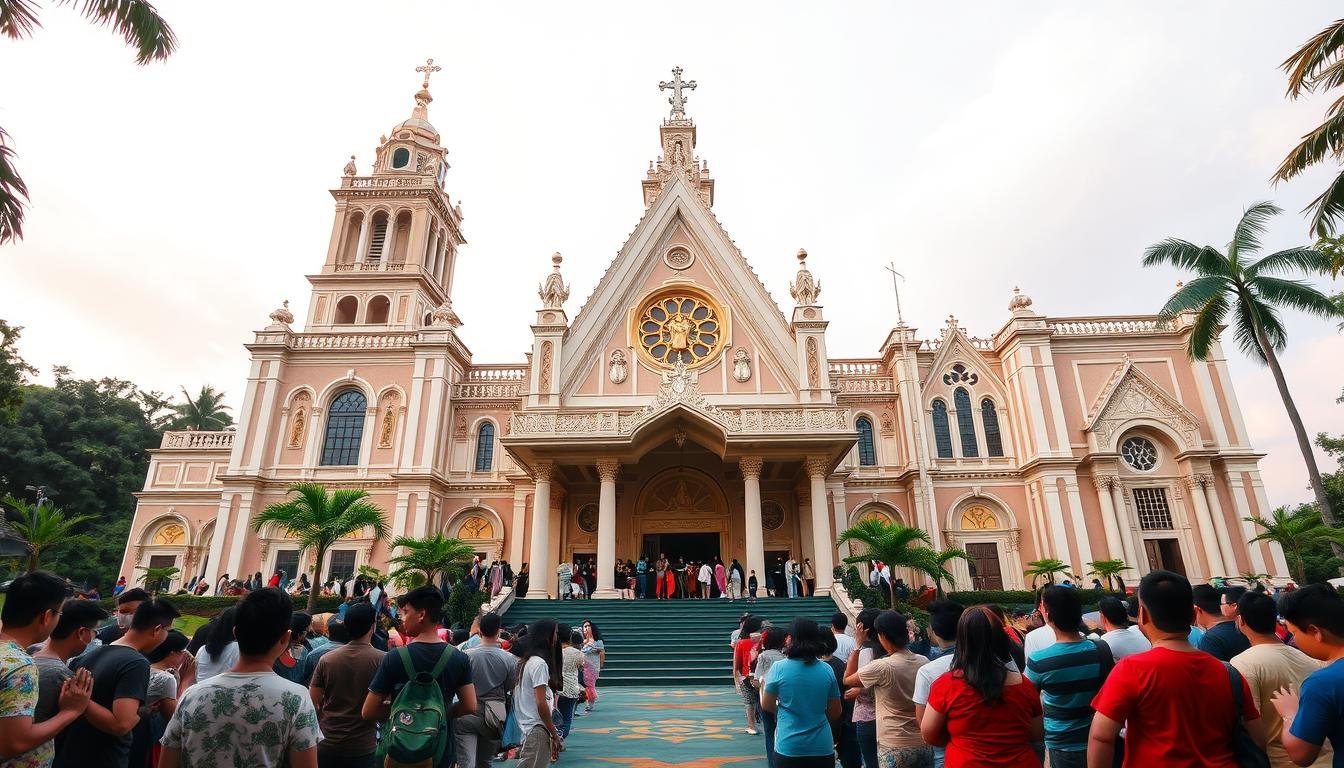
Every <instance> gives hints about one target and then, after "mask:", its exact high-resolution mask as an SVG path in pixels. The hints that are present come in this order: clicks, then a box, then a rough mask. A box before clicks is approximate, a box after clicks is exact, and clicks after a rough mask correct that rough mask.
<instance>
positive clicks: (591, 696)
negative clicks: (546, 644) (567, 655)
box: [579, 621, 607, 712]
mask: <svg viewBox="0 0 1344 768" xmlns="http://www.w3.org/2000/svg"><path fill="white" fill-rule="evenodd" d="M579 650H580V651H582V652H583V663H584V664H586V665H587V667H588V674H587V678H586V682H587V683H588V705H587V706H586V707H584V708H583V711H584V712H592V711H593V709H594V708H595V707H596V706H597V677H598V675H600V674H602V668H603V667H605V666H606V665H607V647H606V645H604V644H603V643H602V631H601V630H599V629H598V628H597V625H596V624H594V623H593V622H591V621H585V622H583V647H582V648H580V649H579Z"/></svg>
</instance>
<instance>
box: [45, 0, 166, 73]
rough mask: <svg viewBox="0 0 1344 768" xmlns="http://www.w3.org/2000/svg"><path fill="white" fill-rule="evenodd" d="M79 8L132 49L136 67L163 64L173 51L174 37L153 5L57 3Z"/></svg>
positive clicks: (104, 0) (132, 0) (122, 0)
mask: <svg viewBox="0 0 1344 768" xmlns="http://www.w3.org/2000/svg"><path fill="white" fill-rule="evenodd" d="M61 2H62V3H64V4H67V5H73V4H76V2H77V3H78V5H79V12H80V13H81V14H83V15H84V18H86V19H88V20H89V21H91V22H93V23H95V24H98V25H99V26H103V27H109V28H111V29H112V30H113V31H114V32H116V33H117V34H119V35H121V37H122V39H123V40H125V41H126V44H127V45H129V46H130V47H132V48H134V49H136V56H135V60H136V63H137V64H148V63H150V62H151V61H163V60H164V59H167V58H168V57H169V56H171V55H172V53H173V51H175V50H177V35H176V34H175V33H174V32H173V30H172V27H169V26H168V22H167V21H165V20H164V18H163V17H162V16H160V15H159V12H158V10H157V9H155V7H154V6H153V5H151V4H150V3H147V2H145V1H144V0H61Z"/></svg>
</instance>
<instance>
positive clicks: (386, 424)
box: [378, 405, 397, 448]
mask: <svg viewBox="0 0 1344 768" xmlns="http://www.w3.org/2000/svg"><path fill="white" fill-rule="evenodd" d="M396 423H397V414H396V411H394V410H392V406H390V405H389V406H387V410H386V411H385V412H384V413H383V432H382V434H381V435H379V436H378V447H380V448H391V447H392V429H393V427H395V426H396Z"/></svg>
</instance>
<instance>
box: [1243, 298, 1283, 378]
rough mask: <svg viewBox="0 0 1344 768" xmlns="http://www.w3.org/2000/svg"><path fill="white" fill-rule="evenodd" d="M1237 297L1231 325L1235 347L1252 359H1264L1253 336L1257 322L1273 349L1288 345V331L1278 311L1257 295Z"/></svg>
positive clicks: (1263, 354) (1279, 350)
mask: <svg viewBox="0 0 1344 768" xmlns="http://www.w3.org/2000/svg"><path fill="white" fill-rule="evenodd" d="M1238 299H1239V300H1238V301H1237V304H1236V307H1235V308H1234V311H1235V314H1236V322H1235V323H1233V326H1232V327H1233V334H1232V337H1233V339H1235V340H1236V342H1237V347H1238V348H1239V349H1241V351H1242V353H1243V354H1245V355H1246V356H1247V357H1249V358H1251V359H1252V360H1257V361H1259V362H1264V361H1265V353H1264V352H1263V351H1262V350H1261V349H1260V341H1259V339H1257V338H1256V337H1255V327H1256V324H1257V323H1258V324H1259V326H1260V329H1261V330H1262V331H1264V334H1265V337H1266V338H1267V339H1269V344H1270V346H1271V347H1273V348H1274V351H1276V352H1282V351H1283V350H1284V348H1285V347H1287V346H1288V332H1287V331H1286V330H1284V327H1283V321H1281V320H1280V319H1279V313H1278V312H1276V311H1274V308H1273V307H1271V306H1269V305H1268V304H1266V303H1265V302H1263V301H1262V300H1261V299H1260V297H1258V296H1246V295H1242V296H1240V297H1238Z"/></svg>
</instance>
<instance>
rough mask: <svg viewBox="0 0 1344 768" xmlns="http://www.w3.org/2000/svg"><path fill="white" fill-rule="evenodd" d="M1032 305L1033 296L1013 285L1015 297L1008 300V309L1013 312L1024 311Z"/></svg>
mask: <svg viewBox="0 0 1344 768" xmlns="http://www.w3.org/2000/svg"><path fill="white" fill-rule="evenodd" d="M1030 307H1031V297H1030V296H1028V295H1027V294H1025V293H1023V292H1022V289H1020V288H1018V287H1016V286H1014V287H1013V298H1011V299H1009V300H1008V309H1009V310H1010V311H1012V312H1018V311H1024V310H1027V309H1029V308H1030Z"/></svg>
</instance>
